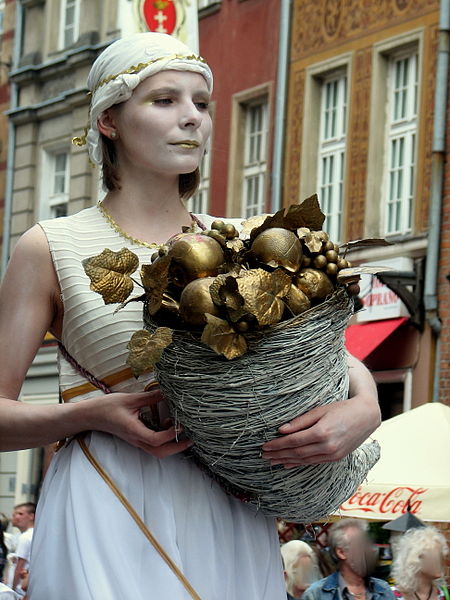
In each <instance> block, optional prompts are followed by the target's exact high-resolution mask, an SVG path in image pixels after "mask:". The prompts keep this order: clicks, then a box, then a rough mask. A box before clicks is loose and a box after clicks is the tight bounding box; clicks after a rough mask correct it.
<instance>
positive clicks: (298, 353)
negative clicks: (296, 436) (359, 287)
mask: <svg viewBox="0 0 450 600" xmlns="http://www.w3.org/2000/svg"><path fill="white" fill-rule="evenodd" d="M352 306H353V304H352V301H351V299H350V298H349V296H348V294H347V292H346V291H345V289H344V288H338V289H337V291H336V292H335V293H334V294H333V295H332V296H331V297H330V298H329V299H328V300H326V301H325V302H323V303H322V304H319V305H317V306H315V307H313V308H311V309H310V310H308V311H306V312H304V313H302V314H301V315H299V316H297V317H294V318H291V319H289V320H286V321H282V322H280V323H278V324H277V325H274V326H272V327H270V328H268V329H265V330H264V334H259V335H258V334H255V335H254V336H252V337H250V336H248V337H247V339H248V340H249V347H250V350H249V352H248V353H247V354H245V355H244V356H242V357H240V358H238V359H234V360H231V361H229V360H227V359H225V358H224V357H223V356H221V355H218V354H216V353H215V352H214V351H213V350H211V349H210V348H209V347H207V346H206V345H204V344H203V343H202V342H201V341H200V340H199V339H198V337H196V336H195V335H194V334H192V333H189V332H186V331H184V332H183V331H175V333H174V336H173V342H172V343H171V344H170V346H168V347H167V348H166V349H165V350H164V352H163V354H162V357H161V359H160V361H159V362H158V364H157V365H156V368H155V375H156V378H157V380H158V382H159V384H160V387H161V391H162V393H163V395H164V397H165V399H166V401H167V403H168V405H169V409H170V411H171V413H172V416H173V417H174V418H175V420H176V422H179V423H181V424H182V425H183V426H184V428H185V431H186V434H187V436H188V437H189V438H190V439H191V440H192V441H193V442H194V445H193V447H192V450H191V453H192V455H193V457H194V459H195V460H196V462H198V463H199V464H200V466H203V467H204V468H205V469H206V470H207V471H209V473H210V474H211V475H212V477H213V478H215V479H217V480H219V482H220V483H221V484H222V485H223V486H224V487H225V489H227V490H228V491H231V492H232V493H233V494H234V495H237V496H238V497H241V499H244V500H246V501H247V502H248V503H249V504H250V505H251V506H253V507H254V508H255V509H256V510H259V511H261V512H262V513H263V514H265V515H267V516H273V517H280V518H284V519H287V520H289V521H293V522H301V523H311V522H314V521H316V520H319V519H323V518H324V517H326V516H327V515H329V514H331V513H333V512H335V511H336V510H338V509H339V507H340V505H341V504H342V502H344V501H345V500H346V499H347V498H349V497H350V496H351V495H352V494H353V493H354V492H355V490H356V489H357V487H358V486H359V485H360V484H361V483H362V481H363V480H364V479H365V477H366V475H367V473H368V471H369V470H370V468H371V467H372V466H373V465H374V464H375V463H376V461H377V460H378V458H379V446H378V444H377V442H369V443H366V444H364V445H362V446H360V447H359V448H357V449H356V450H355V451H354V452H352V453H351V454H350V455H349V456H347V457H345V458H344V459H342V460H340V461H338V462H334V463H323V464H315V465H305V466H299V467H295V468H291V469H285V468H284V467H283V466H282V465H277V466H271V465H270V463H268V462H267V461H266V460H264V459H263V458H262V457H261V446H262V444H264V443H265V442H267V441H269V440H272V439H274V438H275V437H278V436H279V433H278V432H277V430H278V427H280V426H281V425H283V424H284V423H287V422H288V421H290V420H291V419H293V418H294V417H297V416H299V415H301V414H303V413H305V412H307V411H309V410H311V409H312V408H314V407H316V406H321V405H325V404H329V403H331V402H334V401H339V400H343V399H345V398H347V397H348V382H349V377H348V366H347V358H346V351H345V346H344V332H345V328H346V326H347V323H348V319H349V317H350V316H351V314H352ZM146 313H147V311H145V310H144V314H146ZM144 322H145V327H146V328H147V329H148V330H150V331H153V330H154V329H155V328H156V326H155V324H154V323H153V322H152V321H151V320H150V319H149V317H148V316H147V317H144ZM351 426H352V424H351V423H349V427H351Z"/></svg>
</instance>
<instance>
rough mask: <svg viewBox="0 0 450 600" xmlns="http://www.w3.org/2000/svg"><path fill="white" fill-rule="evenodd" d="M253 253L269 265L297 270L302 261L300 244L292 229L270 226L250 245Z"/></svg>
mask: <svg viewBox="0 0 450 600" xmlns="http://www.w3.org/2000/svg"><path fill="white" fill-rule="evenodd" d="M251 250H252V253H253V255H254V256H255V257H256V258H257V259H258V260H260V261H261V262H262V263H263V264H265V265H268V266H269V267H284V268H285V269H287V270H288V271H292V272H295V271H298V269H299V268H300V265H301V262H302V256H303V252H302V244H301V242H300V240H299V239H298V237H297V236H296V235H295V233H293V232H292V231H289V230H288V229H283V228H282V227H272V228H270V229H266V230H265V231H263V232H262V233H260V234H259V235H258V236H257V237H256V238H255V241H254V242H253V244H252V247H251Z"/></svg>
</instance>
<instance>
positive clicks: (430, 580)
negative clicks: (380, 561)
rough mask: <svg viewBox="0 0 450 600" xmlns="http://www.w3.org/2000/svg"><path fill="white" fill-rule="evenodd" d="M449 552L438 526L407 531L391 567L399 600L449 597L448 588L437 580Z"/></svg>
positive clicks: (394, 590) (397, 548)
mask: <svg viewBox="0 0 450 600" xmlns="http://www.w3.org/2000/svg"><path fill="white" fill-rule="evenodd" d="M447 553H448V547H447V543H446V541H445V538H444V536H443V535H442V534H441V533H440V532H439V531H438V530H437V529H436V528H435V527H430V526H427V527H419V528H415V529H410V530H409V531H407V532H406V533H405V534H404V535H403V536H402V537H401V538H400V539H399V541H398V542H397V547H396V552H395V558H394V563H393V566H392V576H393V578H394V580H395V587H394V588H393V592H394V595H395V596H396V597H397V598H399V599H400V600H444V598H446V600H448V599H449V595H448V591H447V589H446V587H445V586H443V585H442V584H440V582H439V581H438V580H439V579H440V578H441V577H442V576H443V574H444V558H445V556H446V555H447Z"/></svg>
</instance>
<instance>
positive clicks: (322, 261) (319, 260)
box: [313, 254, 328, 269]
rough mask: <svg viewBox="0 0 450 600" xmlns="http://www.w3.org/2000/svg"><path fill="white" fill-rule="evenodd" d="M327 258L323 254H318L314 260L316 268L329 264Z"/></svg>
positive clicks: (322, 267)
mask: <svg viewBox="0 0 450 600" xmlns="http://www.w3.org/2000/svg"><path fill="white" fill-rule="evenodd" d="M327 263H328V261H327V259H326V258H325V256H324V255H323V254H318V255H317V256H316V257H315V258H314V260H313V266H314V267H315V268H316V269H324V268H325V267H326V266H327Z"/></svg>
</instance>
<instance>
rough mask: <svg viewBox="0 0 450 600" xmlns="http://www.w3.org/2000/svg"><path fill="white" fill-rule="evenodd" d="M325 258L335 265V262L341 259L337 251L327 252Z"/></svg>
mask: <svg viewBox="0 0 450 600" xmlns="http://www.w3.org/2000/svg"><path fill="white" fill-rule="evenodd" d="M325 258H326V259H327V261H328V262H331V263H335V262H337V259H338V258H339V256H338V253H337V252H336V250H328V252H326V254H325Z"/></svg>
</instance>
